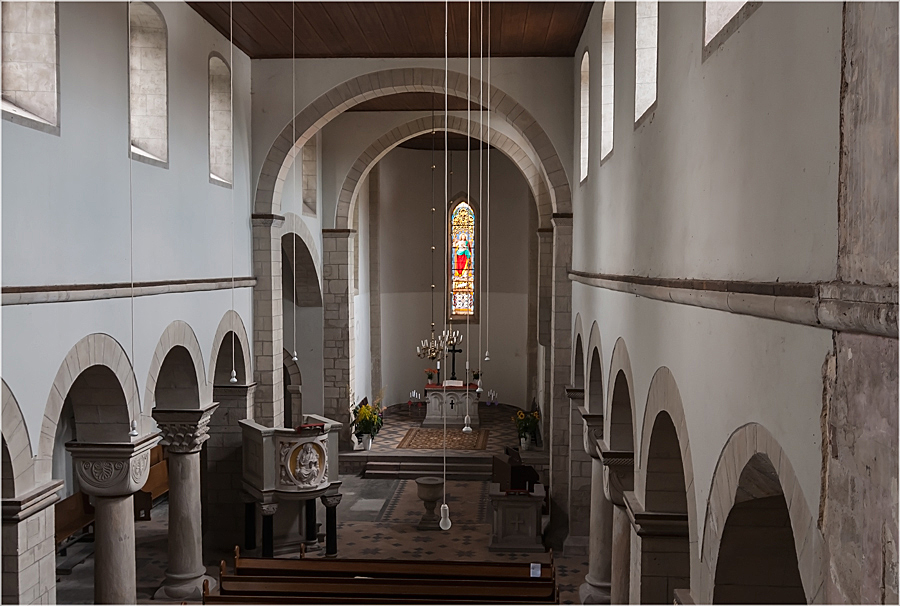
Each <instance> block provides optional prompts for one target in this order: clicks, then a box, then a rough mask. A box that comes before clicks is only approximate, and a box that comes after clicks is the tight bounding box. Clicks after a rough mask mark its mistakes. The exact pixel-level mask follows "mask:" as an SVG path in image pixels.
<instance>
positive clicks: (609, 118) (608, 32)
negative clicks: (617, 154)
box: [600, 1, 616, 161]
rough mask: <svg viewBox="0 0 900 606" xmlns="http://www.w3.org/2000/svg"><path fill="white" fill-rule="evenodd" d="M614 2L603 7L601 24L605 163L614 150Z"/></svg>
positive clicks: (603, 156)
mask: <svg viewBox="0 0 900 606" xmlns="http://www.w3.org/2000/svg"><path fill="white" fill-rule="evenodd" d="M615 6H616V5H615V3H614V2H609V1H607V2H606V3H604V5H603V16H602V19H601V23H600V42H601V49H600V52H601V54H600V71H601V75H600V77H601V80H602V82H601V85H602V86H601V87H600V92H601V97H602V98H601V100H600V101H601V105H600V122H601V131H600V160H601V161H603V160H604V159H606V157H607V156H608V155H609V154H610V153H611V152H612V149H613V123H614V119H613V116H614V115H615V111H614V110H615V108H614V103H613V101H614V99H615V84H616V7H615Z"/></svg>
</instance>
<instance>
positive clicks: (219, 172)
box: [209, 55, 234, 185]
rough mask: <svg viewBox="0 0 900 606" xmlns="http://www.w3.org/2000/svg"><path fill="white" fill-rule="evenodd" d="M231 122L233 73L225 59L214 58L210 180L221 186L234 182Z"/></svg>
mask: <svg viewBox="0 0 900 606" xmlns="http://www.w3.org/2000/svg"><path fill="white" fill-rule="evenodd" d="M231 121H232V119H231V70H230V69H229V68H228V64H227V63H225V60H224V59H223V58H222V57H220V56H217V55H210V57H209V179H210V181H211V182H212V183H217V184H219V185H231V183H232V182H233V180H234V166H233V140H232V129H231Z"/></svg>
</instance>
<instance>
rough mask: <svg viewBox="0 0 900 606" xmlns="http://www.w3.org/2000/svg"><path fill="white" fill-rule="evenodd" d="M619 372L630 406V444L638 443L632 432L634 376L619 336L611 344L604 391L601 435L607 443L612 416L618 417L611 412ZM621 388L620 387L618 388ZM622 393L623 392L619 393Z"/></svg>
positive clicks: (610, 431) (634, 415) (634, 417)
mask: <svg viewBox="0 0 900 606" xmlns="http://www.w3.org/2000/svg"><path fill="white" fill-rule="evenodd" d="M619 373H622V376H623V377H624V382H625V384H626V385H627V387H628V393H627V396H628V403H629V405H630V407H631V411H630V413H629V414H630V415H631V428H632V429H631V431H632V445H634V444H637V443H638V439H637V436H636V435H635V434H634V431H635V428H636V427H637V418H636V412H635V406H634V377H633V376H632V374H631V359H630V358H629V357H628V346H627V345H626V344H625V339H623V338H622V337H619V338H618V339H616V344H615V345H613V352H612V355H611V356H610V359H609V374H608V375H607V376H608V377H609V382H610V385H611V387H610V388H609V389H608V390H607V393H606V396H607V397H606V408H605V416H604V420H603V423H604V431H603V435H604V436H605V440H606V443H607V445H610V447H611V448H612V445H611V444H610V439H609V436H610V435H612V427H611V424H612V419H613V417H614V416H616V417H618V415H616V413H614V412H613V405H614V402H613V401H614V400H615V399H616V392H615V390H616V386H617V381H618V377H619ZM619 389H621V388H619ZM619 395H624V394H621V393H620V394H619Z"/></svg>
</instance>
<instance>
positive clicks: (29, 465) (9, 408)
mask: <svg viewBox="0 0 900 606" xmlns="http://www.w3.org/2000/svg"><path fill="white" fill-rule="evenodd" d="M0 384H2V393H3V409H2V416H3V419H2V422H3V442H4V444H5V447H6V450H7V452H6V453H4V454H5V455H8V456H9V461H8V463H9V470H7V469H4V470H3V472H4V473H3V497H4V498H7V497H8V496H15V495H20V494H25V493H27V492H28V491H29V490H31V489H32V488H33V487H34V463H33V457H34V452H33V450H32V448H31V438H30V437H29V435H28V428H27V427H26V426H25V419H24V418H23V417H22V409H21V408H20V407H19V402H18V401H17V400H16V397H15V396H14V395H13V393H12V390H10V388H9V385H7V384H6V381H3V380H0ZM4 463H6V462H4ZM4 466H5V465H4ZM7 471H8V472H9V477H7ZM7 483H9V484H7ZM8 489H9V490H11V494H9V495H8V494H7V492H8Z"/></svg>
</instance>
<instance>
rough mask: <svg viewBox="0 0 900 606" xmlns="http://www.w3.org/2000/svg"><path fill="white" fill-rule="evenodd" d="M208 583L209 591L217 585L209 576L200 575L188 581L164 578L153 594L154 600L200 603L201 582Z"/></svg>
mask: <svg viewBox="0 0 900 606" xmlns="http://www.w3.org/2000/svg"><path fill="white" fill-rule="evenodd" d="M204 580H207V581H209V590H210V591H212V590H213V589H215V588H216V586H217V585H218V583H217V582H216V580H215V579H214V578H212V577H211V576H209V575H206V574H201V575H200V576H199V577H194V578H192V579H188V580H182V579H172V578H169V577H168V575H167V576H166V580H165V581H163V584H162V586H160V588H159V589H157V590H156V593H155V594H153V599H154V600H170V601H172V600H174V601H186V600H187V601H200V600H202V599H203V581H204Z"/></svg>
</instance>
